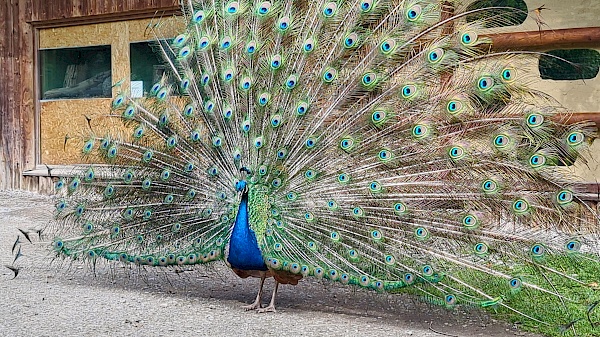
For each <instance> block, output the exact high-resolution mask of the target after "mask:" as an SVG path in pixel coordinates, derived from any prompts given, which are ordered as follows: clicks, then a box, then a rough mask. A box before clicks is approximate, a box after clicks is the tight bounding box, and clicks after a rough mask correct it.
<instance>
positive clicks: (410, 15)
mask: <svg viewBox="0 0 600 337" xmlns="http://www.w3.org/2000/svg"><path fill="white" fill-rule="evenodd" d="M422 11H423V9H422V8H421V6H420V5H414V6H412V7H411V8H409V9H408V10H407V11H406V18H407V19H408V21H411V22H412V21H416V20H418V19H419V18H420V17H421V13H422Z"/></svg>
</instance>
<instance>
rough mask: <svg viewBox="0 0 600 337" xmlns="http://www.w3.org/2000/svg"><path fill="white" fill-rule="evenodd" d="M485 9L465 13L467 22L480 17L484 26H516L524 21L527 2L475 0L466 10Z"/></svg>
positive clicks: (521, 0) (515, 0) (526, 12)
mask: <svg viewBox="0 0 600 337" xmlns="http://www.w3.org/2000/svg"><path fill="white" fill-rule="evenodd" d="M490 7H495V8H491V9H485V10H483V11H480V12H475V13H472V14H469V15H467V22H473V21H477V20H480V19H486V20H485V21H484V27H486V28H494V27H505V26H517V25H520V24H522V23H523V22H525V20H526V19H527V15H528V9H527V4H526V3H525V2H524V1H523V0H477V1H475V2H473V3H471V4H470V5H469V6H468V7H467V10H469V11H471V10H477V9H483V8H490Z"/></svg>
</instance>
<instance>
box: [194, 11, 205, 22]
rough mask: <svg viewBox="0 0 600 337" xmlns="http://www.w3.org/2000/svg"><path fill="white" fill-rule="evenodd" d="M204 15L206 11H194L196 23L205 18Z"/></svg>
mask: <svg viewBox="0 0 600 337" xmlns="http://www.w3.org/2000/svg"><path fill="white" fill-rule="evenodd" d="M204 17H205V15H204V11H203V10H199V11H196V12H195V13H194V16H193V17H192V21H193V22H194V23H196V24H199V23H201V22H202V21H203V20H204Z"/></svg>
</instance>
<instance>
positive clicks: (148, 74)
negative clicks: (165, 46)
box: [129, 42, 165, 97]
mask: <svg viewBox="0 0 600 337" xmlns="http://www.w3.org/2000/svg"><path fill="white" fill-rule="evenodd" d="M159 48H160V47H159V46H158V45H157V42H136V43H131V44H130V47H129V50H130V54H129V55H130V63H131V89H132V90H131V94H132V96H133V97H141V96H143V95H146V94H147V93H148V91H150V88H152V85H153V84H154V83H156V82H158V81H160V79H161V77H162V76H163V74H164V72H165V65H164V64H163V62H162V55H161V54H160V53H161V52H160V49H159ZM140 82H141V83H140ZM142 88H143V89H142ZM142 90H143V91H142Z"/></svg>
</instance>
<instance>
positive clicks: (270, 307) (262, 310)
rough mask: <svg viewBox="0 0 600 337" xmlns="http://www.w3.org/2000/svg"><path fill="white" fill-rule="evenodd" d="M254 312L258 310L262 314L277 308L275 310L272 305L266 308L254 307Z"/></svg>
mask: <svg viewBox="0 0 600 337" xmlns="http://www.w3.org/2000/svg"><path fill="white" fill-rule="evenodd" d="M256 312H258V313H259V314H263V313H265V312H277V310H275V306H274V305H269V306H268V307H266V308H258V309H256Z"/></svg>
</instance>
